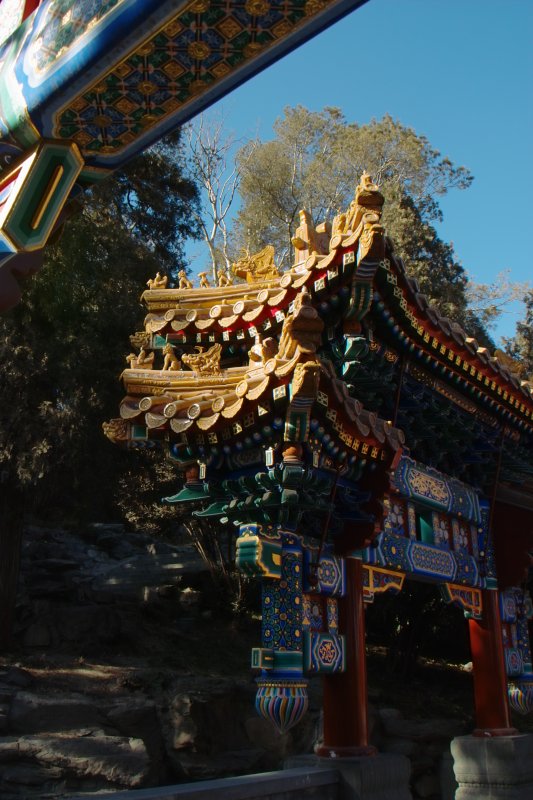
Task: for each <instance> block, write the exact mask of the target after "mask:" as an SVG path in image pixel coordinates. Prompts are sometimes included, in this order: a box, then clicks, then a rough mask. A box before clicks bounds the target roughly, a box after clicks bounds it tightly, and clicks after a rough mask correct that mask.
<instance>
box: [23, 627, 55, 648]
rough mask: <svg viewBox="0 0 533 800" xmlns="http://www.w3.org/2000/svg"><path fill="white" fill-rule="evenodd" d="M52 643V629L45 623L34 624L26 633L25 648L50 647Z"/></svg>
mask: <svg viewBox="0 0 533 800" xmlns="http://www.w3.org/2000/svg"><path fill="white" fill-rule="evenodd" d="M51 642H52V636H51V634H50V628H49V627H48V625H46V624H45V623H43V622H33V623H32V624H31V625H30V626H29V628H27V630H26V631H25V633H24V646H25V647H49V646H50V644H51Z"/></svg>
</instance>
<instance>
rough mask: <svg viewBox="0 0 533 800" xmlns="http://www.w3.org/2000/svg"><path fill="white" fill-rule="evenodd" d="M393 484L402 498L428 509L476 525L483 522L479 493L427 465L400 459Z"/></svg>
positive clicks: (405, 458)
mask: <svg viewBox="0 0 533 800" xmlns="http://www.w3.org/2000/svg"><path fill="white" fill-rule="evenodd" d="M391 483H392V485H393V487H394V489H395V490H396V491H397V492H399V493H400V494H401V495H403V496H404V497H407V498H409V499H412V500H415V501H417V502H419V503H421V504H423V505H424V506H426V507H427V508H432V509H435V510H436V511H446V512H447V513H448V514H454V515H455V516H458V517H462V518H464V519H468V520H470V521H472V522H475V523H479V522H480V520H481V514H480V507H479V499H478V496H477V494H476V492H474V491H473V490H472V489H471V488H470V487H469V486H466V485H465V484H464V483H461V482H460V481H458V480H455V479H454V478H450V477H448V476H447V475H444V474H443V473H441V472H437V470H435V469H432V468H431V467H427V466H426V465H425V464H419V463H418V462H416V461H413V459H412V458H409V457H408V456H404V457H403V458H401V459H400V463H399V464H398V467H397V468H396V470H395V472H394V474H393V477H392V481H391Z"/></svg>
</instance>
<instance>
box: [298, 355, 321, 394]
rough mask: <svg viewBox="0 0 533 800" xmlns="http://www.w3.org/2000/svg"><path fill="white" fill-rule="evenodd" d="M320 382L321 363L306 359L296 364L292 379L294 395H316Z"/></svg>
mask: <svg viewBox="0 0 533 800" xmlns="http://www.w3.org/2000/svg"><path fill="white" fill-rule="evenodd" d="M319 382H320V364H319V363H318V362H317V361H305V362H304V363H300V364H296V367H295V368H294V377H293V379H292V397H293V399H294V398H295V397H316V396H317V392H318V384H319Z"/></svg>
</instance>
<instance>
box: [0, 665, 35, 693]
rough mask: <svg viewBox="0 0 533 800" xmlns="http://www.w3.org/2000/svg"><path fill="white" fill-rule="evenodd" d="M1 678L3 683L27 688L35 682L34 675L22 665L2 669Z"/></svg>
mask: <svg viewBox="0 0 533 800" xmlns="http://www.w3.org/2000/svg"><path fill="white" fill-rule="evenodd" d="M0 680H1V681H2V683H3V684H8V685H10V686H19V687H20V688H21V689H27V687H28V686H30V684H31V683H33V675H32V674H31V672H28V671H27V670H26V669H22V668H21V667H10V668H9V669H8V670H2V671H0Z"/></svg>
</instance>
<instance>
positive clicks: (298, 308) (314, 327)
mask: <svg viewBox="0 0 533 800" xmlns="http://www.w3.org/2000/svg"><path fill="white" fill-rule="evenodd" d="M323 330H324V323H323V322H322V320H321V319H320V317H319V316H318V312H317V310H316V309H315V308H314V307H313V305H312V304H311V298H310V296H309V293H308V292H307V289H306V288H305V287H304V288H303V289H302V291H301V292H300V293H299V294H297V295H296V298H295V300H294V306H293V310H292V313H290V314H288V315H287V316H286V317H285V320H284V322H283V327H282V329H281V336H280V340H279V348H278V354H277V357H276V360H288V359H292V358H293V357H294V356H295V355H296V352H297V350H298V352H299V353H316V350H317V347H318V346H319V345H320V343H321V341H322V331H323Z"/></svg>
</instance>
